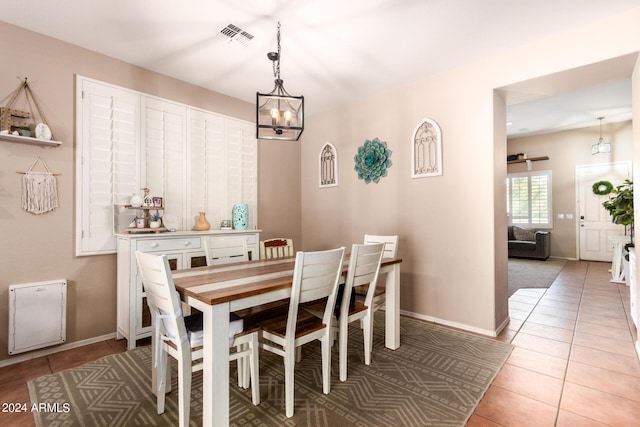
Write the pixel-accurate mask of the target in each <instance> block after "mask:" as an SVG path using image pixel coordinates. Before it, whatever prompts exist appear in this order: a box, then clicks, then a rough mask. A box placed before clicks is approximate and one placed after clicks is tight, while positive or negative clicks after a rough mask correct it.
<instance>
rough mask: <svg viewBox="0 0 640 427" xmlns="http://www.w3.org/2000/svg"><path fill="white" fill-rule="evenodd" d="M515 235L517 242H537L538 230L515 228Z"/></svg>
mask: <svg viewBox="0 0 640 427" xmlns="http://www.w3.org/2000/svg"><path fill="white" fill-rule="evenodd" d="M513 235H514V237H515V238H516V240H528V241H531V242H533V241H535V240H536V230H529V229H526V228H521V227H516V226H514V227H513Z"/></svg>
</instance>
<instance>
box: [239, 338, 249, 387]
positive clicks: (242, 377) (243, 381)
mask: <svg viewBox="0 0 640 427" xmlns="http://www.w3.org/2000/svg"><path fill="white" fill-rule="evenodd" d="M244 349H245V345H244V344H240V345H237V346H236V352H238V353H239V352H241V351H244ZM236 362H237V364H238V387H242V388H247V387H248V386H249V385H248V380H247V378H246V363H245V360H244V357H239V358H238V359H236Z"/></svg>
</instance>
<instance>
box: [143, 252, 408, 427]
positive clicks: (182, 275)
mask: <svg viewBox="0 0 640 427" xmlns="http://www.w3.org/2000/svg"><path fill="white" fill-rule="evenodd" d="M347 263H348V260H345V265H344V270H343V278H342V280H343V281H344V278H345V277H346V269H347ZM401 263H402V259H401V258H384V259H383V260H382V264H381V267H380V272H381V273H387V275H386V282H385V285H386V306H385V346H386V347H387V348H389V349H391V350H395V349H397V348H398V347H399V346H400V264H401ZM294 265H295V257H291V258H280V259H271V260H257V261H249V262H242V263H236V264H225V265H218V266H209V267H197V268H192V269H189V270H178V271H174V272H173V273H172V276H173V280H174V283H175V286H176V289H177V291H178V292H179V293H180V295H181V297H182V299H183V301H184V302H186V303H187V304H188V305H189V306H191V307H193V308H196V309H198V310H200V311H201V312H202V313H203V335H204V342H203V376H202V381H203V391H202V398H203V405H202V407H203V410H202V425H203V426H228V425H229V362H228V361H229V313H231V312H233V311H238V310H241V309H245V308H250V307H255V306H259V305H261V304H266V303H269V302H273V301H278V300H283V299H288V298H289V297H290V295H291V286H292V281H293V269H294ZM223 361H224V363H222V362H223ZM154 377H155V375H154Z"/></svg>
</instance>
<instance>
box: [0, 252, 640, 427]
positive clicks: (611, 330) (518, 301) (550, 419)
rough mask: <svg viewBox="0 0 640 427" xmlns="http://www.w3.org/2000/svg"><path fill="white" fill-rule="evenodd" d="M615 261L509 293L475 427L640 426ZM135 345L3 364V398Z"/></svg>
mask: <svg viewBox="0 0 640 427" xmlns="http://www.w3.org/2000/svg"><path fill="white" fill-rule="evenodd" d="M609 266H610V264H607V263H599V262H578V261H569V262H567V264H566V266H565V268H564V269H563V270H562V272H561V273H560V275H559V276H558V278H557V279H556V281H555V282H554V283H553V285H552V286H551V287H550V288H549V289H526V290H525V289H522V290H519V291H518V292H517V293H516V294H514V295H513V296H512V297H511V298H510V299H509V314H510V317H511V322H510V323H509V325H508V327H507V328H506V329H505V331H504V332H503V333H502V334H501V335H500V336H499V337H498V338H497V339H499V340H502V341H507V342H511V343H512V344H514V345H515V349H514V350H513V352H512V354H511V356H510V357H509V359H508V360H507V363H506V364H505V365H504V367H503V368H502V370H501V371H500V373H499V374H498V376H497V377H496V379H495V380H494V382H493V384H492V385H491V386H490V388H489V390H488V391H487V393H486V394H485V396H484V397H483V399H482V400H481V401H480V404H479V405H478V407H477V408H476V410H475V412H474V414H473V415H472V416H471V418H470V420H469V422H468V423H467V426H469V427H477V426H487V427H490V426H505V427H508V426H517V427H525V426H535V427H545V426H560V427H565V426H571V427H579V426H638V425H640V363H639V362H638V357H637V355H636V352H635V349H634V339H633V337H635V334H636V329H635V326H633V323H632V321H631V318H630V315H629V288H627V287H626V286H624V285H615V284H612V283H610V282H609V278H610V273H609V272H608V271H607V269H608V268H609ZM125 350H126V342H125V341H124V340H122V341H116V340H107V341H103V342H99V343H95V344H91V345H88V346H84V347H81V348H77V349H73V350H67V351H64V352H61V353H56V354H52V355H49V356H45V357H40V358H37V359H33V360H30V361H28V362H23V363H19V364H15V365H11V366H8V367H4V368H0V401H1V402H2V403H4V402H19V403H27V404H28V403H29V402H30V400H29V392H28V389H27V381H29V380H30V379H32V378H36V377H38V376H40V375H45V374H48V373H52V372H58V371H60V370H64V369H68V368H71V367H74V366H79V365H82V364H84V363H86V362H89V361H92V360H95V359H98V358H100V357H103V356H106V355H109V354H113V353H118V352H122V351H125ZM0 425H1V426H3V427H9V426H20V427H29V426H34V425H35V424H34V421H33V416H32V415H31V413H29V412H27V413H3V412H0Z"/></svg>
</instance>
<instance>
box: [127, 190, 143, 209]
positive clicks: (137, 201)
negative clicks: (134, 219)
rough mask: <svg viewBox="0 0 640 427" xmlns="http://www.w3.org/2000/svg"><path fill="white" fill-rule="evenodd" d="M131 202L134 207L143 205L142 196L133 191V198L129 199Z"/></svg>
mask: <svg viewBox="0 0 640 427" xmlns="http://www.w3.org/2000/svg"><path fill="white" fill-rule="evenodd" d="M129 204H131V206H132V207H134V208H139V207H140V206H142V196H140V195H139V194H138V193H133V194H132V195H131V199H129Z"/></svg>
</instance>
